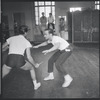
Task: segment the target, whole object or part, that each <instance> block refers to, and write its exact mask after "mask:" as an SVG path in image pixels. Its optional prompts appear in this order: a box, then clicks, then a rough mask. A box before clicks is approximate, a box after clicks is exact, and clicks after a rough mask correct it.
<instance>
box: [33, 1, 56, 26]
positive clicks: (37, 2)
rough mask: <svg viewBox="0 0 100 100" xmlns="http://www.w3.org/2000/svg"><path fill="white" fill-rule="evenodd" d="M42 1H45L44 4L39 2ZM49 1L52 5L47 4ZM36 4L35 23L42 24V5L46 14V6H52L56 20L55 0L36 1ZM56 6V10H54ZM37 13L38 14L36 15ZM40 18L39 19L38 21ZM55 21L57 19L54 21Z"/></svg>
mask: <svg viewBox="0 0 100 100" xmlns="http://www.w3.org/2000/svg"><path fill="white" fill-rule="evenodd" d="M40 2H44V5H42V4H39V3H40ZM47 2H51V4H50V5H48V4H46V3H47ZM34 6H35V24H36V25H39V24H40V17H41V16H40V10H39V8H40V7H44V13H45V15H46V7H50V10H51V13H52V14H53V17H54V20H55V1H34ZM36 7H37V14H36ZM53 7H54V11H53ZM36 15H37V16H36ZM37 20H38V21H37ZM54 23H55V21H54Z"/></svg>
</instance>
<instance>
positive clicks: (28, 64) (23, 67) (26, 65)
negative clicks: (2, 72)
mask: <svg viewBox="0 0 100 100" xmlns="http://www.w3.org/2000/svg"><path fill="white" fill-rule="evenodd" d="M21 69H23V70H29V71H30V75H31V78H32V82H33V84H34V89H35V90H37V89H38V88H39V87H40V86H41V83H40V82H38V83H37V80H36V74H35V68H34V67H33V66H32V65H31V64H30V63H29V62H26V64H25V65H24V66H22V67H21Z"/></svg>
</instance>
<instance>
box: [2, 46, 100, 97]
mask: <svg viewBox="0 0 100 100" xmlns="http://www.w3.org/2000/svg"><path fill="white" fill-rule="evenodd" d="M51 46H52V45H49V46H46V47H41V48H38V49H31V51H32V57H33V58H34V59H35V61H37V62H41V61H43V64H41V66H40V67H39V68H38V69H36V75H37V79H38V81H40V82H41V83H42V86H41V87H40V88H39V89H38V90H37V91H34V89H33V88H34V86H33V84H32V81H31V78H30V74H29V71H23V70H18V69H14V70H12V72H11V73H10V74H9V75H8V76H7V77H6V78H5V79H3V81H2V96H3V98H98V97H99V49H98V48H87V47H85V48H83V47H77V46H75V47H74V50H73V52H72V55H71V56H70V57H69V58H68V59H67V60H66V62H65V63H64V64H63V66H62V67H63V68H64V69H65V70H66V71H67V73H68V74H70V75H71V76H72V77H73V82H72V83H71V85H70V86H69V87H68V88H62V87H61V85H62V84H63V81H64V79H63V76H62V75H61V74H60V73H59V72H58V71H57V69H56V68H55V66H54V77H55V79H54V80H52V81H44V80H43V78H44V77H46V76H47V75H48V73H47V66H48V59H49V58H50V57H51V55H52V54H53V53H54V52H52V53H49V54H47V55H43V54H42V51H43V50H45V49H49V48H50V47H51ZM6 56H7V53H4V54H3V62H5V59H6Z"/></svg>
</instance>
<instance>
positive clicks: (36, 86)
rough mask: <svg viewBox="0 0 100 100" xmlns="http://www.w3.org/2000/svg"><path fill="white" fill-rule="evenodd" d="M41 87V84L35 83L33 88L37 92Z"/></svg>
mask: <svg viewBox="0 0 100 100" xmlns="http://www.w3.org/2000/svg"><path fill="white" fill-rule="evenodd" d="M40 86H41V83H40V82H39V83H37V84H36V85H35V86H34V90H37V89H38V88H39V87H40Z"/></svg>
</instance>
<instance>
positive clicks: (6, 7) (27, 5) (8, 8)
mask: <svg viewBox="0 0 100 100" xmlns="http://www.w3.org/2000/svg"><path fill="white" fill-rule="evenodd" d="M33 8H34V7H33V3H32V2H3V3H2V9H3V14H4V15H8V20H9V29H10V30H13V29H14V26H13V25H14V19H13V13H16V12H22V13H25V24H26V25H28V26H29V28H30V29H31V30H30V32H29V34H28V38H29V40H30V41H33V40H34V34H33V29H34V23H35V22H34V12H33V11H34V9H33Z"/></svg>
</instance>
